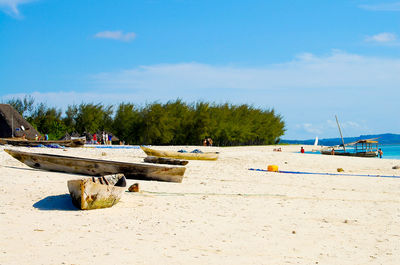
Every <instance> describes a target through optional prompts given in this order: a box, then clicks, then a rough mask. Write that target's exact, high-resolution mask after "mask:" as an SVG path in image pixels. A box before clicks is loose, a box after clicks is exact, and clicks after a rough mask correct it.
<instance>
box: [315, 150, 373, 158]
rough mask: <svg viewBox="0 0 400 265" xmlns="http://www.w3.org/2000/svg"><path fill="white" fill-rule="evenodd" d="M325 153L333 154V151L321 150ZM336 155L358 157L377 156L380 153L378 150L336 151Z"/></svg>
mask: <svg viewBox="0 0 400 265" xmlns="http://www.w3.org/2000/svg"><path fill="white" fill-rule="evenodd" d="M321 154H323V155H332V151H321ZM333 155H335V156H356V157H377V156H378V154H377V153H376V152H358V153H350V152H335V154H333Z"/></svg>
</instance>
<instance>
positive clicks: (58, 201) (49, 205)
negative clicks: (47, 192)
mask: <svg viewBox="0 0 400 265" xmlns="http://www.w3.org/2000/svg"><path fill="white" fill-rule="evenodd" d="M33 207H35V208H37V209H39V210H42V211H54V210H56V211H78V210H79V209H78V208H76V207H75V206H74V205H73V204H72V200H71V197H70V196H69V194H62V195H54V196H47V197H46V198H44V199H41V200H40V201H38V202H36V203H35V204H34V205H33Z"/></svg>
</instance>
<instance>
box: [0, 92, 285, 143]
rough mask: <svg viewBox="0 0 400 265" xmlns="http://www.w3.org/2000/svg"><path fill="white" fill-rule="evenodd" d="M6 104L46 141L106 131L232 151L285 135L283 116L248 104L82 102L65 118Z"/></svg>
mask: <svg viewBox="0 0 400 265" xmlns="http://www.w3.org/2000/svg"><path fill="white" fill-rule="evenodd" d="M6 103H8V104H11V105H12V106H13V107H14V108H16V109H17V111H18V112H19V113H21V115H23V116H24V118H25V119H26V120H28V121H29V122H30V123H31V124H32V125H33V126H34V127H35V128H36V129H37V130H38V131H39V132H41V133H43V134H48V135H49V138H50V139H59V138H61V137H63V136H64V135H65V133H73V132H78V133H79V134H85V133H90V134H93V133H97V132H100V131H107V132H111V133H112V134H114V135H116V136H117V137H118V138H119V139H120V140H121V141H124V142H125V143H126V144H154V145H163V144H165V145H167V144H172V145H187V144H190V145H199V144H201V143H202V139H204V138H207V137H211V138H212V139H213V142H214V145H219V146H231V145H261V144H275V143H278V142H279V140H280V137H281V136H282V135H283V134H284V132H285V124H284V121H283V119H282V117H281V116H280V115H279V114H276V113H275V111H274V110H273V109H267V110H262V109H257V108H254V107H252V106H249V105H246V104H244V105H232V104H228V103H225V104H214V103H207V102H197V103H192V104H187V103H185V102H182V101H181V100H180V99H177V100H175V101H169V102H167V103H165V104H162V103H157V102H154V103H150V104H146V105H145V106H138V105H135V104H132V103H121V104H119V105H118V106H113V105H108V106H105V105H102V104H100V103H99V104H94V103H81V104H80V105H69V106H68V108H67V110H66V111H65V112H64V113H63V112H62V110H61V109H57V108H55V107H48V106H47V105H46V104H44V103H39V104H35V103H34V100H33V99H32V98H30V97H25V98H24V99H22V100H21V99H12V100H9V101H8V102H6Z"/></svg>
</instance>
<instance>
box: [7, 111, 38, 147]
mask: <svg viewBox="0 0 400 265" xmlns="http://www.w3.org/2000/svg"><path fill="white" fill-rule="evenodd" d="M23 135H25V137H26V138H27V139H35V137H36V135H39V132H38V131H36V129H35V128H33V126H32V125H31V124H30V123H29V122H27V121H26V120H25V119H24V118H23V117H22V116H21V114H19V113H18V111H16V110H15V109H14V108H13V107H12V106H11V105H9V104H0V138H11V137H22V136H23Z"/></svg>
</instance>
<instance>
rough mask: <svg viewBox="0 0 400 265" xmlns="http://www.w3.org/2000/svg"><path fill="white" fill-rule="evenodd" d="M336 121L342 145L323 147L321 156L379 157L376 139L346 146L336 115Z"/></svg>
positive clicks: (359, 141)
mask: <svg viewBox="0 0 400 265" xmlns="http://www.w3.org/2000/svg"><path fill="white" fill-rule="evenodd" d="M335 119H336V123H337V126H338V129H339V133H340V137H341V138H342V144H341V145H336V146H327V147H323V148H322V149H321V150H320V152H321V154H323V155H339V156H357V157H377V156H378V141H374V140H375V139H364V140H358V141H356V142H352V143H347V144H345V143H344V139H343V135H342V130H341V129H340V124H339V121H338V118H337V116H336V115H335ZM346 148H347V149H346Z"/></svg>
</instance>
